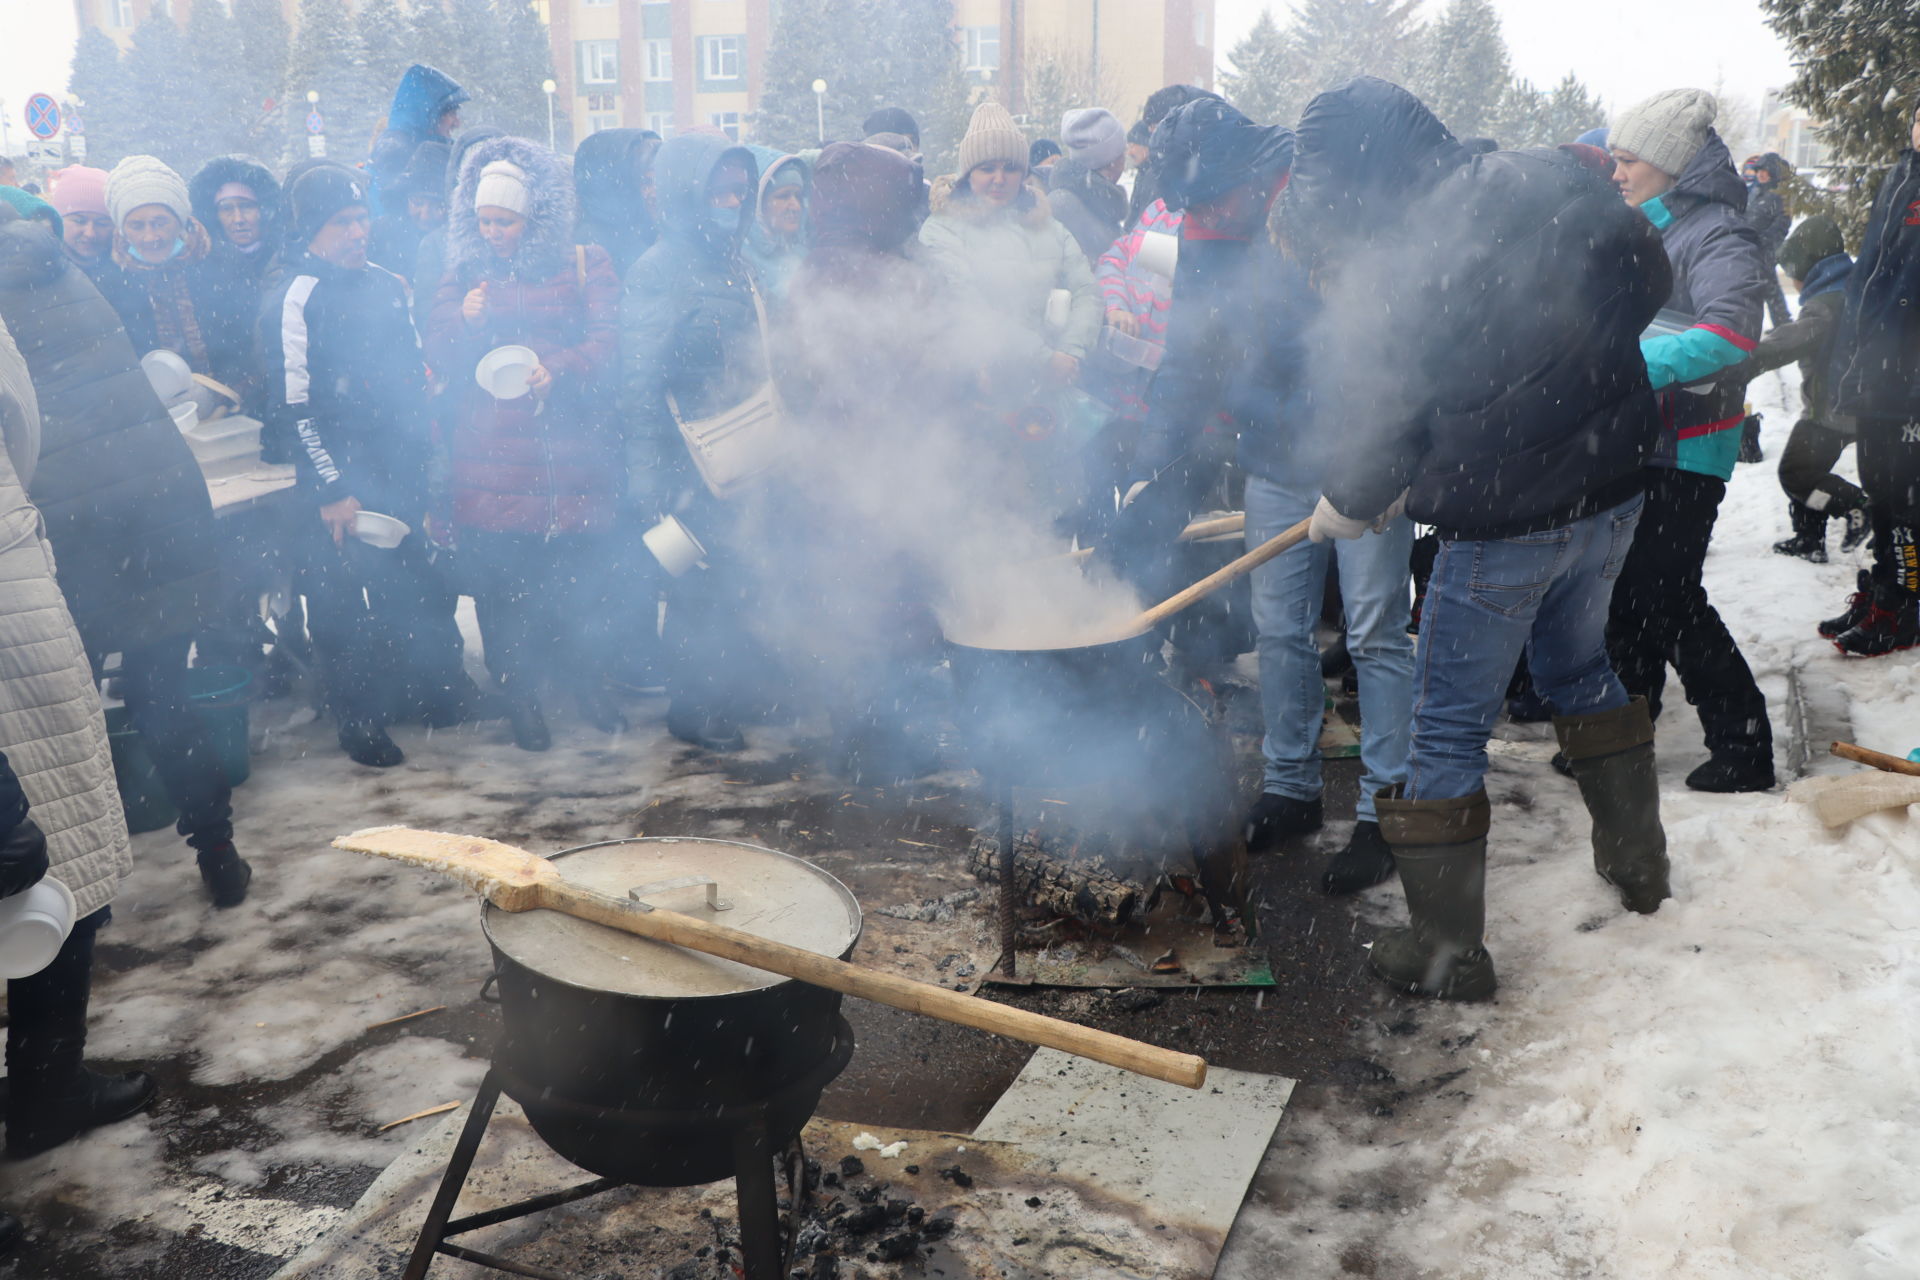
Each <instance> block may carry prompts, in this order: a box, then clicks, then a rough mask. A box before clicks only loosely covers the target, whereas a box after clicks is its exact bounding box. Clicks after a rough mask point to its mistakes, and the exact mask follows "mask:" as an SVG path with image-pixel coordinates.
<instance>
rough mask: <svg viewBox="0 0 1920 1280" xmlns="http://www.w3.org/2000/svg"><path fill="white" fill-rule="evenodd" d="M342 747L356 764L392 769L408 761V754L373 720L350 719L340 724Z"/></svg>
mask: <svg viewBox="0 0 1920 1280" xmlns="http://www.w3.org/2000/svg"><path fill="white" fill-rule="evenodd" d="M340 749H341V750H342V751H344V752H346V753H347V758H348V759H349V760H352V761H353V762H354V763H355V764H364V765H367V766H369V767H370V768H374V769H391V768H393V766H395V765H397V764H402V763H404V762H405V761H406V758H407V757H406V754H405V753H404V752H402V751H401V750H400V748H399V747H397V746H395V745H394V742H393V739H392V738H389V737H388V736H387V731H386V730H385V729H383V728H381V727H380V726H379V725H377V724H375V723H374V722H373V721H371V720H348V721H346V722H345V723H343V724H342V725H341V726H340Z"/></svg>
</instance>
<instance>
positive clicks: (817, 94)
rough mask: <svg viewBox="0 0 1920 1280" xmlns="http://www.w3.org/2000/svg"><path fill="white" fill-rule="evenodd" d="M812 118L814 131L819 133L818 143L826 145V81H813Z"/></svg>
mask: <svg viewBox="0 0 1920 1280" xmlns="http://www.w3.org/2000/svg"><path fill="white" fill-rule="evenodd" d="M813 118H814V124H815V127H816V131H817V132H818V133H819V135H820V145H821V146H823V147H824V146H826V145H827V82H826V81H825V80H815V81H814V82H813Z"/></svg>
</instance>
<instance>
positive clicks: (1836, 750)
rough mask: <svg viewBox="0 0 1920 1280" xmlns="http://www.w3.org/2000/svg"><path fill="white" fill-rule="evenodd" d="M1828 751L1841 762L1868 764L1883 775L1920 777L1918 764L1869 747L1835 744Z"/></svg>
mask: <svg viewBox="0 0 1920 1280" xmlns="http://www.w3.org/2000/svg"><path fill="white" fill-rule="evenodd" d="M1829 749H1830V750H1831V751H1832V752H1833V754H1834V755H1836V756H1839V757H1840V758H1841V759H1842V760H1851V761H1853V762H1854V763H1855V764H1870V765H1872V766H1873V767H1874V768H1876V769H1879V770H1881V771H1883V772H1885V773H1904V774H1907V775H1908V776H1909V777H1920V764H1916V763H1915V762H1914V761H1912V760H1902V759H1901V758H1900V757H1899V756H1890V755H1888V754H1887V753H1886V752H1884V751H1875V750H1873V749H1872V748H1871V747H1856V746H1854V745H1853V744H1852V743H1851V742H1836V743H1834V744H1833V746H1832V747H1831V748H1829Z"/></svg>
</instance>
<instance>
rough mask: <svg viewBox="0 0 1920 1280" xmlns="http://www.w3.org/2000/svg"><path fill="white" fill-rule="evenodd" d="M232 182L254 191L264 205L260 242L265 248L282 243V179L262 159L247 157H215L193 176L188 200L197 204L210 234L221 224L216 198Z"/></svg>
mask: <svg viewBox="0 0 1920 1280" xmlns="http://www.w3.org/2000/svg"><path fill="white" fill-rule="evenodd" d="M229 182H237V183H239V184H240V185H241V186H243V187H248V188H250V189H251V190H252V191H253V198H254V199H256V200H258V201H259V202H260V242H261V243H262V244H263V245H277V244H279V243H280V180H279V179H278V178H276V177H274V176H273V171H272V170H270V169H268V168H267V166H265V165H264V164H261V163H260V162H259V161H258V160H254V159H251V158H250V157H247V156H215V157H214V158H213V159H211V160H209V161H207V162H206V163H205V164H203V165H201V166H200V172H198V173H196V174H194V175H193V181H191V182H189V183H188V184H187V197H188V199H189V200H190V201H191V203H192V204H193V216H194V217H196V218H198V219H199V220H200V225H201V226H203V227H205V228H206V229H207V232H208V234H209V235H212V234H213V233H214V228H215V227H218V226H219V225H220V212H219V210H218V209H216V208H214V203H213V201H214V197H215V196H217V195H219V194H220V188H222V187H224V186H226V185H227V184H228V183H229Z"/></svg>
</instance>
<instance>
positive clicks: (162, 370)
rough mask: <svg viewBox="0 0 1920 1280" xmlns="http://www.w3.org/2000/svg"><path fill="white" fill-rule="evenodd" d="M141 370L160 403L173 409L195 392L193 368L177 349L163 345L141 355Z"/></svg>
mask: <svg viewBox="0 0 1920 1280" xmlns="http://www.w3.org/2000/svg"><path fill="white" fill-rule="evenodd" d="M140 370H141V372H142V373H145V374H146V375H147V384H148V385H149V386H151V387H152V388H153V394H155V395H157V396H159V397H160V403H161V404H163V405H165V406H167V408H169V409H172V408H173V407H174V406H175V405H177V404H179V403H180V402H181V401H182V400H184V399H186V398H187V397H188V396H190V395H192V394H193V370H192V369H190V368H188V367H187V362H186V361H185V360H183V359H181V358H180V354H179V352H177V351H168V350H167V349H166V348H164V347H162V348H159V349H157V350H154V351H149V352H147V354H145V355H143V356H141V357H140Z"/></svg>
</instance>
